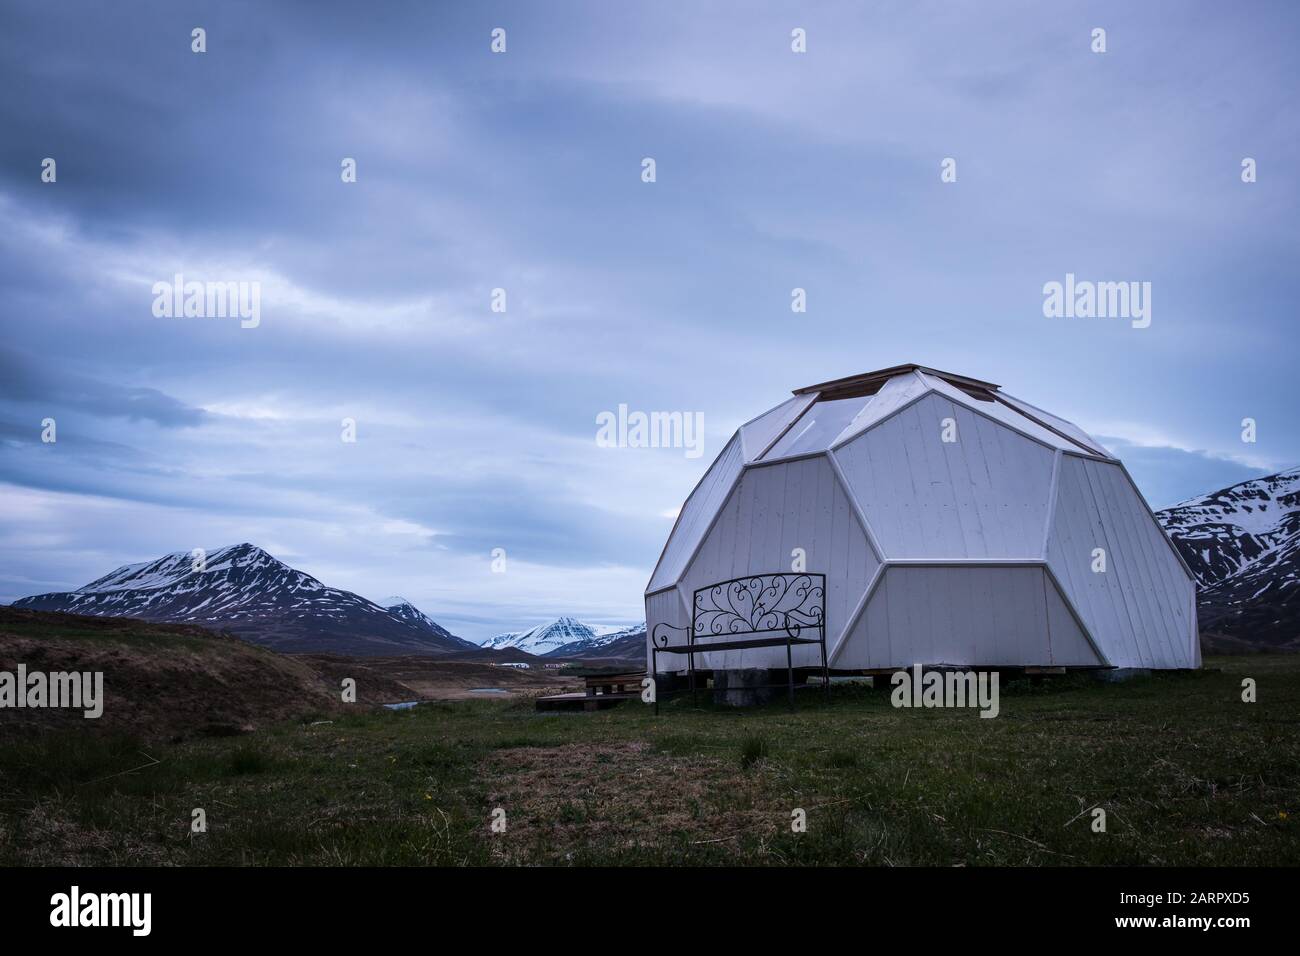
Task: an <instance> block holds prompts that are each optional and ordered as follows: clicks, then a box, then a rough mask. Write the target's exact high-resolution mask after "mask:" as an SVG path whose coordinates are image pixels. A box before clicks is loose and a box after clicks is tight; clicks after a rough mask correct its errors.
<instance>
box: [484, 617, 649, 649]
mask: <svg viewBox="0 0 1300 956" xmlns="http://www.w3.org/2000/svg"><path fill="white" fill-rule="evenodd" d="M637 627H639V628H640V630H642V631H644V630H645V624H640V625H638V626H633V627H631V628H628V627H619V626H617V625H612V626H611V625H601V624H595V625H593V624H584V623H583V622H582V621H578V620H575V619H574V618H571V617H561V618H557V619H556V620H554V621H550V622H548V623H545V624H538V625H537V626H536V627H534V628H531V629H529V630H527V631H511V632H508V633H506V634H498V635H497V636H496V637H494V638H491V639H490V640H488V641H486V642H485V643H484V644H483V646H484V647H485V648H489V649H491V650H502V649H505V648H514V649H516V650H521V651H527V652H528V653H529V654H536V655H538V656H543V655H547V654H552V655H553V654H557V653H568V652H570V651H577V650H590V649H594V648H598V647H604V646H605V645H607V644H609V643H611V642H613V641H616V640H619V639H620V638H624V637H626V636H627V635H628V634H630V633H634V632H635V631H636V630H637Z"/></svg>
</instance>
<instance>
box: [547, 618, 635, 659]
mask: <svg viewBox="0 0 1300 956" xmlns="http://www.w3.org/2000/svg"><path fill="white" fill-rule="evenodd" d="M600 630H601V633H598V634H597V635H596V636H595V637H593V638H591V639H589V640H583V641H575V642H574V643H572V644H566V645H564V646H563V647H558V648H556V649H555V650H553V651H547V652H546V654H544V655H543V656H545V657H581V658H587V659H595V658H599V659H609V660H612V659H619V660H642V659H644V658H645V653H646V651H645V621H642V622H641V623H640V624H634V625H632V626H631V627H619V628H601V629H600Z"/></svg>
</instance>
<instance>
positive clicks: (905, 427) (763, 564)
mask: <svg viewBox="0 0 1300 956" xmlns="http://www.w3.org/2000/svg"><path fill="white" fill-rule="evenodd" d="M801 571H806V572H808V573H809V574H813V575H821V576H824V584H822V583H821V582H822V579H821V578H817V581H818V586H819V588H823V589H824V594H822V595H821V596H820V598H819V601H820V606H819V608H818V609H817V613H818V614H819V615H824V621H822V623H823V624H824V627H825V650H826V655H827V658H828V662H829V666H830V668H831V669H832V670H885V669H892V668H904V667H910V666H912V665H914V664H922V665H951V666H962V667H972V668H974V667H980V668H993V667H1042V668H1053V669H1055V668H1192V667H1199V666H1200V663H1201V655H1200V643H1199V640H1198V636H1197V625H1196V592H1195V585H1194V579H1193V577H1192V574H1191V572H1190V570H1189V569H1188V568H1187V566H1186V565H1185V564H1184V562H1183V560H1182V558H1181V557H1180V556H1179V554H1178V552H1177V551H1176V550H1175V548H1174V546H1173V545H1172V543H1171V542H1170V541H1169V539H1168V538H1167V537H1166V536H1165V534H1164V532H1163V531H1162V530H1161V528H1160V526H1159V524H1157V522H1156V519H1155V518H1154V516H1153V515H1152V513H1151V510H1150V508H1149V507H1148V506H1147V504H1146V502H1145V501H1144V500H1143V498H1142V496H1141V494H1140V493H1139V492H1138V490H1137V487H1136V486H1135V485H1134V483H1133V480H1132V478H1131V477H1130V476H1129V474H1128V472H1127V470H1126V469H1125V468H1124V466H1123V464H1122V463H1121V462H1120V461H1119V460H1118V459H1116V458H1115V457H1114V456H1112V455H1111V454H1110V453H1109V452H1108V451H1107V450H1106V449H1105V448H1103V447H1102V446H1101V444H1099V443H1098V442H1097V441H1096V440H1095V439H1093V438H1091V437H1089V436H1088V435H1087V434H1085V433H1084V431H1083V430H1082V429H1080V428H1078V427H1076V426H1074V425H1072V424H1070V423H1069V422H1067V421H1064V420H1062V419H1060V418H1057V417H1056V416H1054V415H1051V414H1048V413H1047V412H1044V411H1042V410H1041V409H1038V408H1036V407H1034V406H1032V405H1029V404H1028V403H1026V402H1022V401H1020V400H1018V399H1015V398H1012V397H1011V396H1009V395H1007V394H1005V393H1004V392H1002V391H1001V388H1000V387H999V386H998V385H994V384H992V383H990V382H983V381H979V380H977V379H973V378H967V377H965V376H961V375H954V374H951V373H948V372H941V371H938V370H936V369H931V368H926V367H924V366H920V365H900V366H896V367H894V368H888V369H882V370H880V371H876V372H868V373H866V374H863V375H856V376H852V377H850V378H844V379H837V380H835V381H831V382H824V383H822V384H820V385H810V386H808V387H807V388H801V389H798V390H796V391H795V392H794V393H793V397H792V398H790V399H789V400H787V401H786V402H784V403H782V404H781V405H778V406H777V407H776V408H773V409H771V410H770V411H768V412H765V413H764V414H762V415H760V416H758V417H757V418H755V419H753V420H752V421H750V422H748V423H747V424H745V425H742V426H741V427H740V429H739V430H738V431H737V432H736V434H735V435H733V436H732V438H731V440H730V441H729V442H728V443H727V445H726V447H725V448H724V449H723V451H722V453H721V454H720V455H719V456H718V458H717V459H716V460H715V461H714V462H713V464H712V465H711V466H710V467H709V470H708V471H707V472H706V473H705V475H704V477H703V478H702V479H701V480H700V482H699V484H698V485H697V486H696V487H695V490H694V491H692V492H691V495H690V497H689V498H688V499H687V500H686V502H685V504H684V505H683V506H682V509H681V513H680V515H679V516H678V519H677V522H676V524H675V525H674V527H673V530H672V533H671V535H670V536H669V538H668V542H667V544H666V545H665V547H664V550H663V554H662V555H661V556H660V559H659V563H658V565H657V566H656V567H655V571H654V574H653V576H652V577H651V580H650V583H649V585H648V587H647V589H646V595H645V602H646V619H647V627H646V633H647V657H648V658H649V657H651V647H652V646H653V642H654V640H655V634H656V633H660V634H664V633H668V632H673V633H676V634H679V635H681V636H680V637H679V638H678V642H684V641H686V640H694V641H695V642H697V643H702V644H708V643H710V642H716V640H718V639H725V637H726V634H725V633H719V631H720V630H722V631H725V628H721V629H719V628H715V629H714V630H713V632H712V633H710V632H709V629H708V628H705V627H703V626H702V625H701V624H700V623H699V621H698V618H699V612H701V611H703V610H704V609H705V604H704V602H703V599H702V598H700V597H699V596H698V595H697V592H701V593H703V594H708V593H709V590H710V589H713V593H714V594H723V595H724V596H725V589H724V588H720V587H716V586H718V585H720V584H721V585H729V586H730V587H731V588H732V589H733V590H736V593H740V592H739V591H738V590H737V586H736V585H735V584H733V583H732V582H737V581H739V582H741V584H740V587H744V585H745V582H746V581H747V580H749V576H756V577H755V578H754V579H753V580H754V581H755V582H756V583H755V586H754V589H753V594H751V595H749V597H750V598H751V600H752V599H753V595H759V597H758V598H757V601H758V603H759V605H760V608H759V609H760V611H761V610H762V607H761V605H762V602H763V600H765V598H763V597H762V596H761V594H762V591H763V588H764V587H766V586H767V584H768V580H769V579H767V578H760V577H758V576H765V575H773V574H782V575H790V574H792V573H795V572H801ZM768 593H769V594H770V593H774V592H772V591H770V590H769V592H768ZM742 596H745V595H742ZM772 600H773V602H775V600H776V599H772ZM697 601H700V602H701V603H699V604H697ZM710 609H711V610H712V611H716V608H714V607H713V606H712V605H710ZM688 635H689V637H688ZM786 653H787V648H785V647H760V648H745V649H740V650H727V651H716V652H710V653H707V654H703V655H701V657H699V658H697V659H696V663H695V666H696V667H697V668H713V669H745V668H778V667H779V668H781V669H784V668H785V667H786ZM793 653H794V655H795V661H794V664H795V666H796V667H819V666H820V665H821V660H820V657H821V649H820V648H816V647H811V646H799V647H796V648H795V649H794V651H793ZM685 668H686V662H685V660H684V659H678V660H674V661H673V662H672V664H671V666H669V667H665V662H664V660H663V658H662V657H661V658H660V659H659V661H658V670H659V671H660V672H661V673H662V672H664V671H669V670H673V671H678V670H684V669H685Z"/></svg>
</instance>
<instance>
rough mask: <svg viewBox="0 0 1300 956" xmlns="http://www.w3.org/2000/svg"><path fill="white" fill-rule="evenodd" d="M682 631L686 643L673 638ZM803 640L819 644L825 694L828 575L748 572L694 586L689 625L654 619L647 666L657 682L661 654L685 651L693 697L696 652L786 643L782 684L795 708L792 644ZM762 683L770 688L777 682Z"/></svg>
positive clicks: (656, 699)
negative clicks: (696, 587) (677, 641)
mask: <svg viewBox="0 0 1300 956" xmlns="http://www.w3.org/2000/svg"><path fill="white" fill-rule="evenodd" d="M682 631H686V642H685V643H682V644H673V643H671V640H672V635H673V633H681V632H682ZM810 635H816V636H810ZM715 638H721V639H720V640H715ZM803 644H817V645H820V647H821V670H822V683H823V686H824V687H825V689H826V691H827V693H829V692H830V671H829V670H828V668H827V666H826V576H825V575H823V574H804V573H798V574H794V573H789V574H787V573H776V574H749V575H746V576H744V577H741V578H733V579H731V580H730V581H720V582H718V583H717V584H710V585H709V586H708V587H703V588H700V589H699V590H697V591H696V592H695V598H694V601H692V610H691V626H690V628H689V629H687V628H681V627H674V626H673V625H671V624H668V623H666V622H661V623H659V624H656V625H655V628H654V632H653V633H652V634H651V636H650V647H651V668H652V673H653V677H654V678H655V682H656V684H657V683H658V677H659V655H660V654H684V655H685V656H686V667H687V673H688V674H689V682H690V690H691V700H692V702H694V701H696V686H695V656H696V655H697V654H713V653H718V652H721V651H739V650H746V649H749V648H754V647H780V646H782V645H784V646H785V665H786V685H785V686H786V688H787V691H788V694H789V698H790V706H791V707H793V706H794V648H795V646H796V645H803ZM763 686H764V687H768V688H770V687H779V686H781V685H779V684H769V685H763ZM755 689H758V688H755ZM655 713H656V714H658V713H659V692H658V688H657V687H656V689H655Z"/></svg>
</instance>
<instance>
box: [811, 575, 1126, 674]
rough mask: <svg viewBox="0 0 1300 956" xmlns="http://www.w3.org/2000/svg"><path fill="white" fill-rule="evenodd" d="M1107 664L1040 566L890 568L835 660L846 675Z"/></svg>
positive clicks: (834, 663) (835, 652)
mask: <svg viewBox="0 0 1300 956" xmlns="http://www.w3.org/2000/svg"><path fill="white" fill-rule="evenodd" d="M1102 663H1103V662H1102V661H1101V660H1100V659H1099V658H1098V657H1097V654H1096V653H1095V652H1094V651H1093V649H1092V646H1091V645H1090V644H1089V643H1088V638H1087V636H1086V635H1085V634H1084V632H1083V630H1082V629H1081V628H1080V627H1079V625H1078V622H1076V621H1075V619H1074V617H1073V616H1072V615H1071V614H1070V612H1069V609H1068V608H1067V607H1066V605H1065V602H1064V601H1063V600H1062V599H1061V596H1060V594H1058V593H1057V591H1056V587H1055V585H1053V584H1052V582H1051V580H1050V578H1048V576H1047V575H1046V574H1045V573H1044V571H1043V569H1042V567H1041V566H1039V567H1033V566H1027V567H981V566H979V565H965V566H955V565H954V566H947V567H918V566H910V565H893V566H890V567H887V568H886V569H885V573H884V576H883V578H882V579H881V582H880V584H879V585H878V586H877V587H876V589H875V591H874V592H873V593H872V595H871V599H870V600H869V601H868V602H867V606H866V609H865V610H864V612H863V614H862V616H861V617H860V618H859V619H858V621H857V623H856V624H855V625H854V627H853V630H852V632H851V633H850V634H849V635H848V637H847V638H846V639H845V640H844V641H843V642H842V643H841V644H840V645H839V646H838V647H836V649H835V651H834V656H833V658H832V666H834V667H836V668H843V669H851V668H882V667H910V666H911V665H913V664H952V665H957V666H980V667H998V666H1044V667H1048V666H1056V667H1062V666H1076V667H1078V666H1082V667H1088V666H1093V667H1095V666H1098V665H1100V664H1102Z"/></svg>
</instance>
